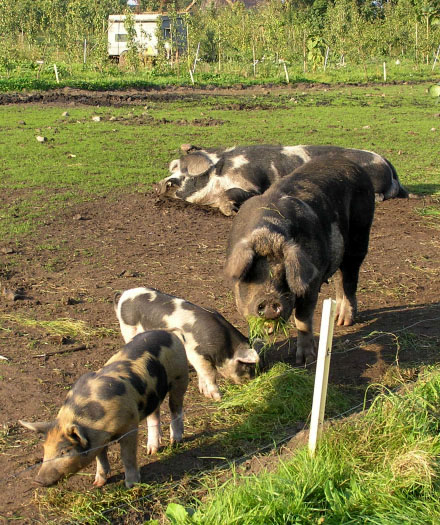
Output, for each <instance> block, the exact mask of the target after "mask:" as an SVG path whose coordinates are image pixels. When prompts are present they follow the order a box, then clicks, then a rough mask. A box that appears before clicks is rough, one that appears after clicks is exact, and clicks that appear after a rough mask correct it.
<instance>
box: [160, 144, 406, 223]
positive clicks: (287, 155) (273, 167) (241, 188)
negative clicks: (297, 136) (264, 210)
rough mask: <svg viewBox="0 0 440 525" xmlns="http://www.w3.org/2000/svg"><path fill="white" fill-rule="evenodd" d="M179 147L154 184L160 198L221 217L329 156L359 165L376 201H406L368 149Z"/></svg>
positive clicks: (389, 168) (387, 168)
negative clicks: (166, 172) (178, 153)
mask: <svg viewBox="0 0 440 525" xmlns="http://www.w3.org/2000/svg"><path fill="white" fill-rule="evenodd" d="M181 149H182V150H183V151H184V152H185V154H184V155H182V156H181V157H180V159H175V160H173V161H172V162H171V163H170V166H169V171H170V173H171V175H169V176H168V177H166V178H165V179H162V180H161V181H160V182H159V183H158V185H157V191H158V193H159V196H161V197H169V198H174V199H181V200H184V201H187V202H190V203H194V204H199V205H205V206H210V207H213V208H218V209H219V210H220V211H221V212H222V213H223V214H224V215H232V214H234V213H235V212H236V211H237V210H238V208H239V207H240V205H241V204H242V202H244V201H245V200H247V199H249V198H250V197H253V196H254V195H261V194H262V193H264V192H265V191H266V190H267V188H269V186H271V184H273V183H274V182H276V181H277V180H279V179H281V178H282V177H285V176H286V175H289V174H290V173H292V171H293V170H295V169H296V168H298V167H299V166H301V165H302V164H304V163H306V162H309V161H310V160H312V159H316V158H318V157H321V156H323V155H328V154H329V153H337V154H340V155H343V156H344V157H346V158H347V159H349V160H352V161H353V162H355V163H356V164H359V165H360V166H361V167H363V168H364V173H365V176H368V177H369V178H370V180H371V182H372V184H373V187H374V191H375V193H376V200H377V201H382V200H386V199H391V198H393V197H408V192H407V191H406V190H405V189H404V188H403V187H402V186H401V184H400V182H399V178H398V176H397V173H396V170H395V168H394V166H393V165H392V164H391V162H389V161H388V160H387V159H385V158H384V157H382V156H381V155H378V154H377V153H374V152H372V151H365V150H360V149H352V148H341V147H338V146H311V145H308V146H274V145H255V146H239V147H232V148H207V149H204V148H200V147H198V146H193V145H190V144H183V145H182V146H181Z"/></svg>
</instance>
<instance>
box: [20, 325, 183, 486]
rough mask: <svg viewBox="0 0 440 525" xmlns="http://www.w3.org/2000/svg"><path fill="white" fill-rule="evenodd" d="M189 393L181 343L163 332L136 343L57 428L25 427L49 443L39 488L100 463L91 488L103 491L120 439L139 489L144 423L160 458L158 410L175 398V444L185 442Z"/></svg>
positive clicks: (88, 383)
mask: <svg viewBox="0 0 440 525" xmlns="http://www.w3.org/2000/svg"><path fill="white" fill-rule="evenodd" d="M187 386H188V362H187V359H186V354H185V350H184V348H183V345H182V343H181V342H180V340H179V339H178V338H177V337H176V336H175V335H173V334H170V333H169V332H165V331H161V330H157V331H152V332H144V333H141V334H139V335H137V336H136V337H135V338H134V339H133V340H132V341H131V342H130V343H128V344H127V345H125V347H124V348H123V349H122V350H121V351H120V352H118V353H117V354H115V355H114V356H113V357H112V358H111V359H109V360H108V361H107V363H106V364H105V365H104V366H103V368H101V369H100V370H98V371H97V372H88V373H86V374H84V375H83V376H81V377H80V378H79V379H78V381H77V382H76V383H75V384H74V385H73V388H72V390H71V391H70V392H69V393H68V394H67V398H66V401H65V402H64V404H63V406H62V407H61V409H60V411H59V412H58V415H57V418H56V419H55V421H52V422H50V423H49V422H48V423H27V422H25V421H20V423H21V424H22V425H23V426H25V427H27V428H29V429H31V430H34V431H36V432H42V433H44V434H45V435H46V440H45V443H44V460H43V464H42V466H41V468H40V470H39V472H38V475H37V478H36V481H37V482H38V483H40V484H41V485H43V486H48V485H52V484H54V483H56V482H57V481H58V480H59V479H60V478H61V477H63V476H66V475H67V474H73V473H75V472H78V470H80V469H82V468H84V467H85V466H87V465H89V464H90V463H91V462H92V461H93V459H94V458H95V457H96V476H95V481H94V483H93V485H95V486H97V487H101V486H102V485H104V484H105V482H106V480H107V476H108V475H109V473H110V465H109V462H108V459H107V445H108V443H109V442H111V441H114V440H117V439H120V441H119V442H120V446H121V458H122V463H123V465H124V470H125V485H126V486H127V487H129V488H130V487H132V486H133V485H134V483H138V482H139V481H140V474H139V470H138V467H137V459H136V449H137V431H138V425H139V422H140V421H141V420H142V419H144V418H145V417H146V418H147V425H148V442H147V453H148V454H153V453H155V452H157V450H158V448H159V445H160V435H161V433H160V405H161V403H162V401H163V400H164V398H165V396H166V394H167V393H169V405H170V410H171V425H170V432H171V442H177V441H181V440H182V434H183V396H184V394H185V392H186V388H187Z"/></svg>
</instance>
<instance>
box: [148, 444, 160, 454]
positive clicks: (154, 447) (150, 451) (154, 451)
mask: <svg viewBox="0 0 440 525" xmlns="http://www.w3.org/2000/svg"><path fill="white" fill-rule="evenodd" d="M158 450H159V445H147V454H150V455H151V454H157V451H158Z"/></svg>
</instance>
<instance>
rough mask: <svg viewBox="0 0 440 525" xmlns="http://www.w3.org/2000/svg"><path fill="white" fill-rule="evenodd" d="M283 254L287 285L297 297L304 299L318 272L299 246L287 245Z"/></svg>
mask: <svg viewBox="0 0 440 525" xmlns="http://www.w3.org/2000/svg"><path fill="white" fill-rule="evenodd" d="M283 252H284V264H285V267H286V279H287V284H288V285H289V288H290V290H291V291H292V292H293V293H294V294H295V295H297V296H298V297H302V296H304V295H305V293H306V292H307V289H308V288H309V286H310V283H311V282H312V281H313V279H314V278H315V277H316V276H317V275H318V270H317V269H316V266H315V265H314V264H313V263H312V262H311V261H310V259H309V258H308V257H307V255H306V254H305V253H304V251H303V250H302V249H301V247H300V246H298V245H297V244H293V243H286V244H285V245H284V248H283Z"/></svg>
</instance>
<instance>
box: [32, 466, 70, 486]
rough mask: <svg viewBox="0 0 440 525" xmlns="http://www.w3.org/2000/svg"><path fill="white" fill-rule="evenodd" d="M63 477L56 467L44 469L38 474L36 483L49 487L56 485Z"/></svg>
mask: <svg viewBox="0 0 440 525" xmlns="http://www.w3.org/2000/svg"><path fill="white" fill-rule="evenodd" d="M63 476H64V474H63V473H62V472H58V470H57V469H56V468H54V467H43V468H41V469H40V471H39V472H38V474H37V477H36V478H35V482H36V483H37V484H38V485H41V486H42V487H49V486H50V485H54V484H55V483H56V482H57V481H58V480H60V479H61V478H62V477H63Z"/></svg>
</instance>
